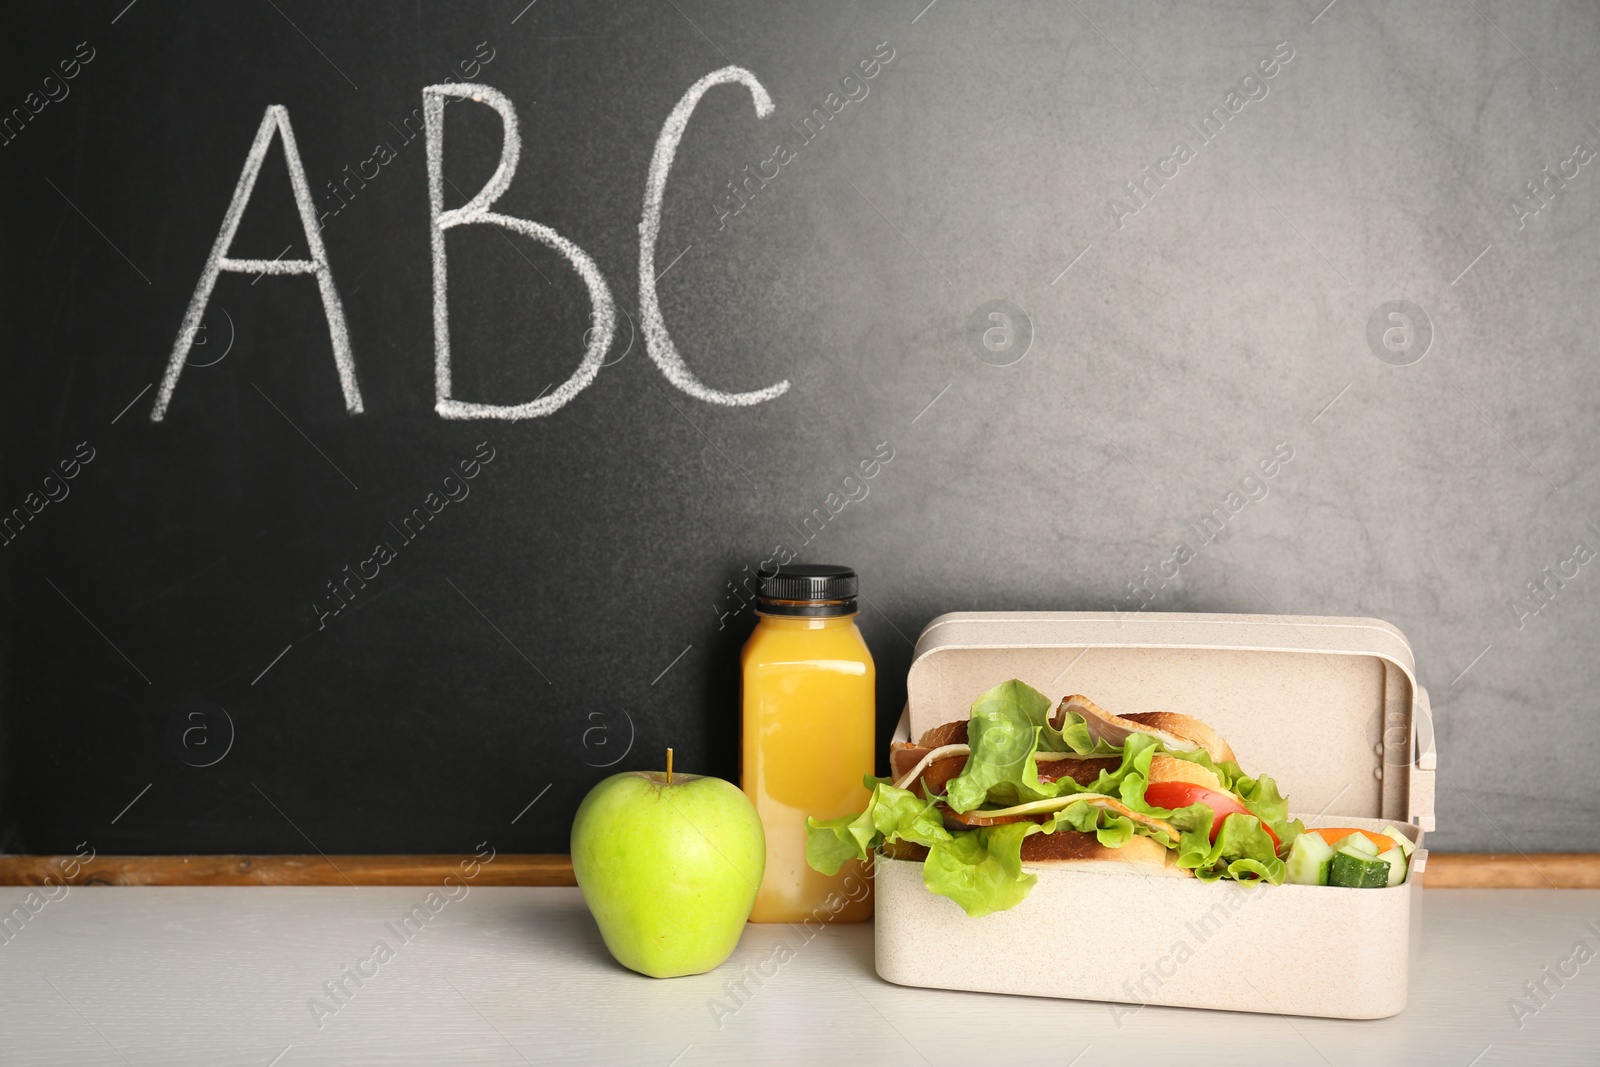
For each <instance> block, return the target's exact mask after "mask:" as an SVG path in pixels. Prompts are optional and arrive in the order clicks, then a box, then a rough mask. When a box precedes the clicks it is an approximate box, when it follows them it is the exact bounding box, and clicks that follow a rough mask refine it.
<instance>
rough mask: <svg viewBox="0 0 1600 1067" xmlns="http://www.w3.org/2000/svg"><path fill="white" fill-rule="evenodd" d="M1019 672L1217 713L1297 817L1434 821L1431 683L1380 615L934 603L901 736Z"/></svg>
mask: <svg viewBox="0 0 1600 1067" xmlns="http://www.w3.org/2000/svg"><path fill="white" fill-rule="evenodd" d="M1009 678H1019V679H1021V680H1022V681H1024V682H1026V683H1028V684H1029V685H1031V686H1033V687H1034V688H1035V689H1038V690H1039V691H1040V692H1042V693H1044V694H1045V695H1046V696H1048V697H1049V698H1050V700H1051V703H1052V704H1057V703H1059V702H1060V700H1061V699H1062V697H1064V696H1067V695H1070V694H1074V693H1081V694H1083V695H1085V696H1087V697H1089V699H1091V700H1093V701H1094V702H1095V703H1097V704H1099V705H1100V706H1101V707H1103V708H1105V709H1106V710H1107V711H1109V712H1111V713H1112V714H1118V715H1124V714H1131V713H1136V712H1144V711H1174V712H1181V713H1183V714H1186V715H1192V716H1194V717H1196V718H1198V719H1201V720H1203V721H1205V722H1206V723H1208V724H1209V725H1210V726H1212V727H1213V728H1214V729H1215V730H1217V732H1218V733H1220V734H1221V735H1222V736H1223V737H1225V738H1226V739H1227V740H1228V742H1229V744H1230V745H1232V747H1233V749H1234V752H1235V754H1236V755H1237V757H1238V761H1239V764H1240V766H1241V767H1243V769H1244V770H1245V772H1246V773H1247V774H1253V775H1261V774H1268V775H1271V776H1272V777H1273V778H1274V779H1276V780H1277V782H1278V786H1279V788H1280V789H1281V790H1282V792H1283V793H1284V795H1285V796H1287V797H1288V798H1289V800H1290V807H1291V809H1292V810H1293V811H1294V812H1295V813H1296V814H1299V815H1302V816H1311V815H1313V814H1315V815H1317V816H1318V817H1319V818H1318V822H1320V823H1321V824H1322V825H1327V822H1328V817H1330V816H1334V815H1347V816H1354V817H1358V818H1372V819H1388V820H1390V821H1393V822H1411V823H1413V824H1415V825H1416V826H1418V827H1419V828H1420V829H1422V830H1425V831H1431V830H1432V829H1433V828H1434V774H1435V772H1436V770H1437V767H1438V758H1437V752H1436V749H1435V745H1434V731H1433V721H1432V715H1431V712H1430V708H1429V703H1428V693H1427V690H1425V689H1424V688H1423V687H1422V686H1421V685H1420V684H1419V683H1418V682H1417V678H1416V673H1415V661H1414V659H1413V657H1412V654H1411V646H1410V645H1409V644H1408V643H1407V642H1406V639H1405V636H1404V635H1403V634H1402V633H1401V632H1400V631H1399V630H1397V629H1396V628H1395V627H1393V626H1391V625H1390V624H1388V623H1386V622H1382V621H1380V620H1378V619H1365V618H1334V617H1325V616H1311V615H1203V614H1190V613H1177V612H1139V613H1130V612H1088V611H1026V612H1024V611H999V612H978V611H966V612H953V613H950V614H947V615H940V616H939V617H938V618H936V619H934V620H933V621H932V622H930V623H928V625H927V626H926V627H925V628H924V629H923V631H922V634H921V635H920V636H919V637H918V639H917V647H916V651H915V653H914V654H913V657H912V661H911V669H910V673H909V675H908V676H907V679H906V696H907V709H906V715H905V717H903V718H902V720H901V728H900V731H899V739H901V740H904V739H907V738H910V739H913V740H914V739H916V738H918V737H920V736H921V735H922V733H923V732H924V731H925V730H928V729H930V728H931V727H934V726H938V725H940V724H941V723H946V722H952V721H955V720H957V719H965V718H967V716H968V712H969V709H970V707H971V705H972V702H973V700H975V699H976V698H977V697H978V696H980V695H981V694H983V693H984V692H986V691H987V690H989V689H991V688H993V687H994V686H995V685H998V684H999V683H1000V682H1003V681H1005V680H1007V679H1009Z"/></svg>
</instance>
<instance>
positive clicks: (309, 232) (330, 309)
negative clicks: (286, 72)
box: [150, 104, 361, 422]
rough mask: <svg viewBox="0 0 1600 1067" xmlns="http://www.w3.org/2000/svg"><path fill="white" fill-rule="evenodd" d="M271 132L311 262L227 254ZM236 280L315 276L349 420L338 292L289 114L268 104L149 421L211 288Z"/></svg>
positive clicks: (174, 376) (158, 413)
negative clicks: (279, 141) (224, 276)
mask: <svg viewBox="0 0 1600 1067" xmlns="http://www.w3.org/2000/svg"><path fill="white" fill-rule="evenodd" d="M273 131H277V133H278V134H279V135H280V136H281V137H282V138H283V158H284V162H285V163H287V164H288V167H289V184H290V186H291V187H292V188H293V189H294V203H295V207H296V208H297V209H298V210H299V214H300V229H301V230H302V231H303V232H304V233H305V237H306V246H307V248H309V249H310V251H311V258H310V259H232V258H230V257H229V255H228V252H229V250H230V249H231V248H232V247H233V237H234V234H236V233H237V232H238V231H239V221H240V219H241V218H243V216H244V209H245V206H246V205H248V204H249V203H250V194H251V192H252V191H254V189H255V187H256V179H257V178H258V177H260V176H261V164H262V162H263V161H264V160H265V159H266V158H267V149H268V148H269V147H270V146H271V144H272V134H273ZM225 270H227V271H234V272H236V273H239V274H314V275H316V278H317V288H318V290H320V291H321V293H322V311H323V314H324V315H326V316H327V319H328V336H329V337H330V338H331V339H332V341H333V361H334V363H335V364H336V365H337V366H338V368H339V388H340V389H341V390H342V391H343V392H344V406H345V409H346V410H347V411H349V412H350V414H352V415H358V414H360V413H361V390H360V389H359V388H358V387H357V386H356V365H355V359H354V357H353V356H351V354H350V334H349V331H348V330H347V329H346V328H345V323H344V307H343V305H341V304H340V303H339V292H338V290H337V289H335V288H334V286H333V271H332V269H331V268H330V267H329V266H328V253H327V250H326V249H325V248H323V246H322V231H321V228H320V227H319V226H318V225H317V212H316V208H314V207H313V206H312V204H311V188H310V186H309V185H307V184H306V170H305V166H304V165H303V164H302V163H301V162H300V149H299V147H298V146H297V145H296V144H295V139H294V129H293V127H291V126H290V125H289V112H288V111H287V110H286V109H285V108H283V107H281V106H279V105H277V104H273V105H272V106H270V107H268V108H267V113H266V114H265V115H263V116H262V117H261V125H260V127H258V128H257V130H256V139H255V141H254V142H253V143H252V144H251V145H250V154H249V155H247V156H245V160H244V171H243V172H242V173H241V174H240V175H239V184H238V185H237V186H236V187H235V188H234V190H233V201H232V203H230V204H229V205H228V212H227V214H225V215H224V216H223V217H222V229H221V230H219V231H218V232H217V240H216V243H214V244H213V245H212V246H211V254H210V255H209V256H207V257H206V265H205V268H204V269H203V270H202V271H201V272H200V282H199V284H198V285H196V286H195V287H194V296H193V297H191V298H190V299H189V310H188V311H187V312H185V313H184V316H183V325H182V326H180V327H179V328H178V341H177V343H176V344H174V345H173V346H172V355H171V356H169V357H168V358H167V372H166V374H165V376H163V377H162V379H161V391H160V392H159V393H157V394H156V404H155V407H154V408H152V409H151V411H150V421H151V422H160V421H161V419H162V418H163V417H164V416H165V415H166V413H167V405H168V404H169V403H170V402H171V400H172V391H173V390H174V389H176V388H177V386H178V375H180V374H182V373H183V365H184V361H185V360H186V359H188V357H189V349H190V346H191V345H193V344H194V335H195V333H196V332H197V331H198V330H199V329H200V319H201V317H202V316H203V315H205V312H206V304H207V303H209V302H210V300H211V290H212V289H213V288H215V287H216V284H217V276H218V275H219V274H221V273H222V272H223V271H225Z"/></svg>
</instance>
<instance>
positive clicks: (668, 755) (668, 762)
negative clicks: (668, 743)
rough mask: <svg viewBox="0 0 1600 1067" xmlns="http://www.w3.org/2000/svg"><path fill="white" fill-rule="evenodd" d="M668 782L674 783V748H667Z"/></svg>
mask: <svg viewBox="0 0 1600 1067" xmlns="http://www.w3.org/2000/svg"><path fill="white" fill-rule="evenodd" d="M667 784H668V785H671V784H672V749H670V748H669V749H667Z"/></svg>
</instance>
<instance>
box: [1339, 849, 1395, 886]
mask: <svg viewBox="0 0 1600 1067" xmlns="http://www.w3.org/2000/svg"><path fill="white" fill-rule="evenodd" d="M1391 870H1392V868H1391V867H1390V866H1389V864H1388V862H1387V861H1386V860H1381V859H1379V858H1378V857H1377V856H1374V855H1369V854H1367V853H1366V852H1363V851H1360V850H1358V849H1354V848H1341V849H1339V850H1337V851H1336V852H1334V854H1333V862H1332V863H1330V864H1329V865H1328V884H1329V885H1335V886H1342V887H1344V888H1346V889H1382V888H1384V887H1385V886H1387V885H1388V884H1389V872H1390V871H1391Z"/></svg>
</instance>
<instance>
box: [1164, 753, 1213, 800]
mask: <svg viewBox="0 0 1600 1067" xmlns="http://www.w3.org/2000/svg"><path fill="white" fill-rule="evenodd" d="M1149 781H1150V782H1152V783H1154V782H1190V783H1192V784H1194V785H1201V786H1205V787H1206V788H1207V789H1216V790H1219V791H1221V792H1224V793H1225V792H1227V788H1226V787H1225V786H1223V784H1222V779H1220V778H1218V777H1217V776H1216V775H1215V774H1212V773H1211V772H1210V771H1208V770H1206V769H1205V768H1204V767H1202V766H1200V764H1198V763H1190V762H1189V761H1188V760H1186V759H1179V758H1178V757H1176V756H1166V755H1159V756H1155V757H1153V758H1152V759H1151V760H1150V777H1149Z"/></svg>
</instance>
